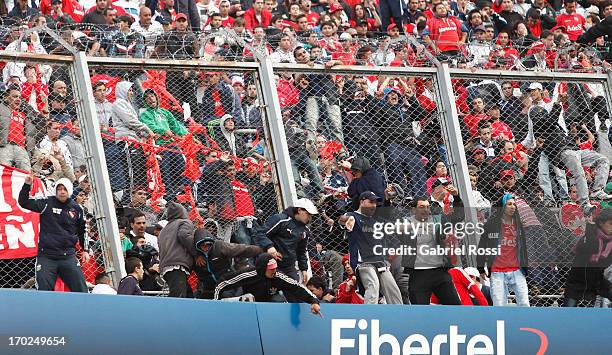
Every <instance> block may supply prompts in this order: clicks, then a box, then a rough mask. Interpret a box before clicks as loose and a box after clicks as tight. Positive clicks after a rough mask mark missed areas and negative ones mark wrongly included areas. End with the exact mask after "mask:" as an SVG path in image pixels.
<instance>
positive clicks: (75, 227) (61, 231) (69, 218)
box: [18, 176, 89, 292]
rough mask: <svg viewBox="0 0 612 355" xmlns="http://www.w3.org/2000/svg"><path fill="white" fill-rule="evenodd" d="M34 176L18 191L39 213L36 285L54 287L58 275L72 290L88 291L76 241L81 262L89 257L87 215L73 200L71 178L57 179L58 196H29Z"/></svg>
mask: <svg viewBox="0 0 612 355" xmlns="http://www.w3.org/2000/svg"><path fill="white" fill-rule="evenodd" d="M31 186H32V176H28V177H26V179H25V183H24V184H23V187H22V188H21V191H20V192H19V200H18V202H19V205H20V206H21V207H23V208H25V209H28V210H30V211H32V212H37V213H40V233H39V237H38V255H37V257H36V288H37V289H38V290H41V291H53V289H54V288H55V282H56V281H57V277H58V276H59V277H61V278H62V280H63V281H64V283H66V285H67V286H68V288H70V290H71V291H72V292H87V285H86V284H85V277H84V275H83V270H82V269H81V264H80V263H79V260H77V258H76V243H77V241H78V242H79V244H80V245H81V248H82V249H83V252H82V253H81V262H83V263H86V262H87V261H88V260H89V246H88V243H87V241H86V240H85V217H84V214H83V210H82V209H81V207H80V206H79V205H78V204H77V203H76V202H75V201H73V200H72V199H71V198H70V196H72V190H73V186H72V182H70V180H69V179H66V178H61V179H59V180H57V182H56V183H55V196H48V197H46V198H42V199H33V198H30V189H31Z"/></svg>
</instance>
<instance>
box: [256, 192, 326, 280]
mask: <svg viewBox="0 0 612 355" xmlns="http://www.w3.org/2000/svg"><path fill="white" fill-rule="evenodd" d="M318 213H319V211H318V210H317V208H316V207H315V205H314V203H312V201H310V200H309V199H306V198H301V199H299V200H297V201H295V203H294V204H293V206H291V207H289V208H287V209H286V210H285V211H283V213H279V214H275V215H272V216H270V218H268V220H267V221H266V224H265V225H264V226H263V228H261V229H260V230H259V231H258V233H257V234H255V237H254V238H253V239H254V241H255V244H257V245H259V246H260V247H261V248H262V249H263V250H265V251H266V252H268V253H270V254H272V255H273V256H274V258H275V259H276V260H277V261H278V266H279V268H280V270H281V271H282V272H283V274H285V275H287V276H289V277H291V278H292V279H294V280H298V279H299V277H298V273H297V271H296V270H295V262H296V261H297V263H298V268H299V269H300V272H301V273H302V280H303V282H304V283H306V281H308V274H307V271H308V255H307V253H306V246H307V245H308V239H309V238H310V236H311V232H310V229H309V228H308V224H309V223H310V221H311V220H312V216H313V215H316V214H318Z"/></svg>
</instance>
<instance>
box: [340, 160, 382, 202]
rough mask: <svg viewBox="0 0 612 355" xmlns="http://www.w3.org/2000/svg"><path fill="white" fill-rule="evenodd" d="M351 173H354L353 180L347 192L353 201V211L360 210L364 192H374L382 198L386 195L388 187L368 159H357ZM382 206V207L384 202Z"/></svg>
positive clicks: (352, 165)
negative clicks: (360, 199)
mask: <svg viewBox="0 0 612 355" xmlns="http://www.w3.org/2000/svg"><path fill="white" fill-rule="evenodd" d="M351 173H353V180H352V181H351V183H350V185H349V187H348V190H347V192H348V195H349V197H350V198H351V200H352V208H353V210H356V209H357V208H359V196H361V194H362V193H363V192H366V191H372V192H373V193H374V194H375V195H376V196H381V197H382V196H384V195H385V189H386V187H387V186H386V184H385V179H384V178H383V176H382V175H381V174H380V173H379V172H378V171H376V169H374V168H372V167H371V166H370V161H369V160H368V159H366V158H355V161H353V164H351ZM380 205H381V206H382V201H381V203H380Z"/></svg>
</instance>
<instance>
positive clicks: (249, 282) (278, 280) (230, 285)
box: [214, 253, 321, 314]
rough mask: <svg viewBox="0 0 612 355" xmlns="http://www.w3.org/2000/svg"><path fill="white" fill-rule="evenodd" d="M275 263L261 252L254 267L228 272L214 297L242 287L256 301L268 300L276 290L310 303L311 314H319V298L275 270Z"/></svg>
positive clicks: (266, 254) (270, 257) (272, 258)
mask: <svg viewBox="0 0 612 355" xmlns="http://www.w3.org/2000/svg"><path fill="white" fill-rule="evenodd" d="M276 269H277V263H276V260H275V259H274V257H273V256H272V255H271V254H268V253H263V254H261V255H259V256H258V257H257V260H256V261H255V267H254V268H253V267H250V268H248V269H245V270H243V271H240V272H237V273H233V274H228V275H226V277H224V279H223V280H221V282H219V285H218V286H217V288H215V295H214V299H215V300H218V299H219V298H220V296H221V294H223V292H224V291H227V290H230V289H234V288H237V287H242V289H243V291H244V293H245V294H246V293H250V294H252V295H253V296H254V297H255V301H257V302H270V301H271V300H272V299H274V298H273V296H276V295H277V291H283V294H284V295H285V297H287V296H288V295H291V296H293V298H294V299H296V300H299V301H302V302H306V303H310V305H311V306H310V310H311V312H312V313H313V314H319V313H320V311H321V306H319V300H318V299H317V298H316V297H315V295H313V294H312V293H311V292H310V291H309V290H308V289H307V288H306V287H305V286H304V285H302V284H300V283H299V282H297V281H295V280H294V279H292V278H291V277H288V276H287V275H285V274H283V273H282V272H280V271H277V270H276Z"/></svg>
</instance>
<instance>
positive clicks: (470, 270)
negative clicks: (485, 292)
mask: <svg viewBox="0 0 612 355" xmlns="http://www.w3.org/2000/svg"><path fill="white" fill-rule="evenodd" d="M463 270H464V271H465V273H466V274H468V275H470V276H474V277H478V278H480V273H479V272H478V269H476V268H475V267H473V266H469V267H466V268H464V269H463Z"/></svg>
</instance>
